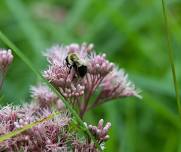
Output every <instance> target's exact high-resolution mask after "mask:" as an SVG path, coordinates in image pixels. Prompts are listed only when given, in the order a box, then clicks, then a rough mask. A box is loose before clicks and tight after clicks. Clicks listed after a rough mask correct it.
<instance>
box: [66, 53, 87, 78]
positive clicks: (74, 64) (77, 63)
mask: <svg viewBox="0 0 181 152" xmlns="http://www.w3.org/2000/svg"><path fill="white" fill-rule="evenodd" d="M65 61H66V65H67V67H69V68H70V69H71V68H74V70H75V71H76V73H77V75H78V76H80V77H81V78H83V77H84V76H85V75H86V73H87V66H86V62H85V61H84V60H83V59H80V58H79V56H78V55H77V54H76V53H69V54H68V56H67V57H66V59H65Z"/></svg>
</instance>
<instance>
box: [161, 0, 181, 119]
mask: <svg viewBox="0 0 181 152" xmlns="http://www.w3.org/2000/svg"><path fill="white" fill-rule="evenodd" d="M162 9H163V16H164V22H165V32H166V38H167V44H168V55H169V61H170V65H171V70H172V77H173V82H174V87H175V93H176V100H177V106H178V112H179V115H180V118H181V104H180V97H179V86H178V83H177V78H176V70H175V65H174V59H173V49H172V46H171V40H170V35H169V28H168V20H167V13H166V7H165V2H164V0H162Z"/></svg>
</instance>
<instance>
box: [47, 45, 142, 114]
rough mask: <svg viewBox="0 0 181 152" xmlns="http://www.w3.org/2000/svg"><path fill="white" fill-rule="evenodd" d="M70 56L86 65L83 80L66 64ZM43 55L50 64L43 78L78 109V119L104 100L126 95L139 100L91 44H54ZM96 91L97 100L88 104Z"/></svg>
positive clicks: (124, 79)
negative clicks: (73, 55)
mask: <svg viewBox="0 0 181 152" xmlns="http://www.w3.org/2000/svg"><path fill="white" fill-rule="evenodd" d="M70 53H76V54H77V56H78V58H79V60H80V61H84V62H83V63H86V66H87V69H88V70H87V73H86V75H85V76H84V77H83V78H80V77H78V76H77V74H76V71H75V70H74V69H73V68H70V67H68V66H67V65H66V60H65V59H66V57H67V56H68V54H70ZM46 55H47V58H48V61H49V63H50V65H49V68H48V69H47V70H45V71H44V76H45V78H46V79H47V80H49V81H50V82H51V83H52V84H53V85H54V86H55V87H56V88H57V89H58V91H59V92H60V93H61V94H62V96H63V97H64V98H65V99H66V100H67V101H69V102H70V103H72V105H73V106H75V107H78V109H79V113H80V116H81V117H83V115H84V114H85V112H86V111H87V110H88V109H91V108H93V107H96V106H97V105H99V104H102V103H104V102H106V101H109V100H112V99H116V98H121V97H127V96H136V97H140V96H139V94H138V92H137V90H136V88H135V86H134V85H133V84H132V83H131V82H130V81H129V80H128V78H127V74H125V72H124V71H123V70H120V69H118V68H117V67H116V66H115V65H114V64H113V63H111V62H109V61H108V60H107V59H106V55H105V54H98V55H97V54H96V53H95V52H94V51H93V45H92V44H86V43H83V44H81V45H79V44H75V43H73V44H70V45H68V46H58V45H57V46H55V47H53V48H51V49H49V51H48V53H47V54H46ZM80 64H81V63H80ZM97 90H99V93H98V95H97V97H96V98H95V100H94V101H90V99H91V97H92V96H93V95H94V94H95V92H98V91H97Z"/></svg>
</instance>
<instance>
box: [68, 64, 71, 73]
mask: <svg viewBox="0 0 181 152" xmlns="http://www.w3.org/2000/svg"><path fill="white" fill-rule="evenodd" d="M68 68H69V74H70V72H71V70H72V65H69V66H68Z"/></svg>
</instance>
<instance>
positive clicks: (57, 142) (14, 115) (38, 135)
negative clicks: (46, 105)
mask: <svg viewBox="0 0 181 152" xmlns="http://www.w3.org/2000/svg"><path fill="white" fill-rule="evenodd" d="M51 113H52V112H51V111H50V110H45V109H39V111H38V112H35V111H33V109H32V105H31V108H30V106H27V105H25V106H23V107H16V108H14V107H13V106H6V107H4V108H2V109H1V110H0V122H1V123H0V128H1V129H0V135H4V134H6V133H8V132H10V131H14V130H16V129H19V128H22V127H23V126H25V125H27V124H30V123H32V122H35V121H37V120H40V119H42V118H45V117H47V115H50V114H51ZM69 121H70V118H69V117H68V116H67V115H65V114H64V113H62V114H61V115H58V116H57V117H55V118H53V119H52V120H49V121H46V122H43V123H41V124H39V125H37V126H35V127H33V128H31V129H29V130H27V131H25V132H23V133H21V134H19V135H17V136H15V137H13V138H10V139H8V140H6V141H4V142H1V143H0V151H10V152H11V151H12V152H13V151H27V152H32V151H39V152H43V151H50V152H53V151H60V150H62V149H65V148H67V143H66V142H67V141H68V139H69V138H70V137H71V134H68V133H66V132H65V131H64V130H65V128H66V127H67V126H68V124H69Z"/></svg>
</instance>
